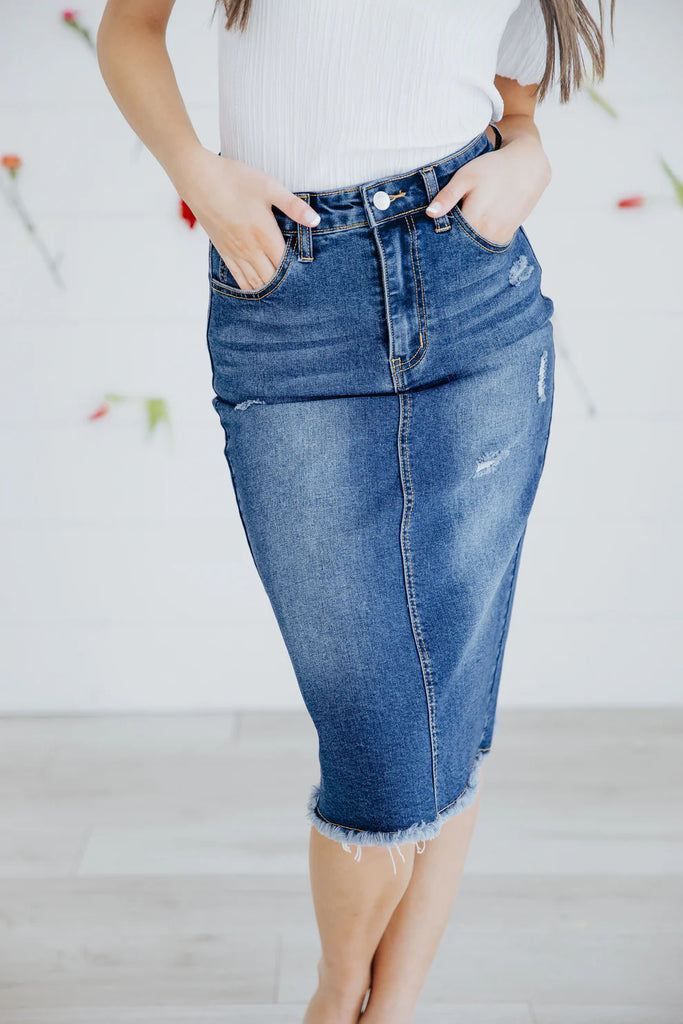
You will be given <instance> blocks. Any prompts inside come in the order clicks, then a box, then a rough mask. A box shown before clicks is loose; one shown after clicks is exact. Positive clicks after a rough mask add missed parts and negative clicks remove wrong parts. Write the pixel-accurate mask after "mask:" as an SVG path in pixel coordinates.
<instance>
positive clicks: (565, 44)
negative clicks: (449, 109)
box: [214, 0, 616, 103]
mask: <svg viewBox="0 0 683 1024" xmlns="http://www.w3.org/2000/svg"><path fill="white" fill-rule="evenodd" d="M615 2H616V0H610V34H611V37H612V40H614V5H615ZM220 3H222V4H223V6H224V7H225V13H226V18H227V20H226V24H225V27H226V29H228V30H229V29H231V28H233V27H237V28H238V29H240V30H241V31H244V29H245V28H246V27H247V21H248V18H249V11H250V9H251V4H252V0H216V5H215V6H218V4H220ZM539 3H540V5H541V10H542V11H543V17H544V18H545V28H546V34H547V39H548V59H547V61H546V65H545V71H544V74H543V78H542V79H541V81H540V83H539V88H538V93H537V99H538V101H539V102H540V101H541V100H543V99H544V97H545V96H546V94H547V92H548V90H549V88H550V86H551V85H552V84H553V81H554V80H555V75H556V70H557V69H556V65H557V63H559V80H560V101H561V102H562V103H566V102H567V100H568V99H569V98H570V96H571V94H572V91H573V90H574V89H577V88H579V87H580V86H581V84H582V83H583V81H584V79H585V78H586V68H585V64H584V55H583V53H582V51H581V42H583V43H584V44H585V47H586V49H587V51H588V55H589V57H590V60H591V63H592V71H593V79H597V80H598V81H600V80H601V79H602V78H603V77H604V74H605V42H604V39H603V21H604V18H603V8H602V0H598V5H599V9H600V24H599V25H598V24H597V22H596V21H595V19H594V18H593V17H592V16H591V14H590V13H589V11H588V9H587V8H586V5H585V4H584V3H582V0H539ZM214 11H215V7H214ZM555 44H557V56H558V57H559V61H558V60H557V59H556V45H555Z"/></svg>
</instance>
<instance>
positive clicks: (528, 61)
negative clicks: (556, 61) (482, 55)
mask: <svg viewBox="0 0 683 1024" xmlns="http://www.w3.org/2000/svg"><path fill="white" fill-rule="evenodd" d="M547 57H548V40H547V34H546V27H545V18H544V17H543V11H542V10H541V5H540V2H539V0H521V3H520V4H519V6H518V7H517V8H516V9H515V10H514V11H513V12H512V14H511V15H510V19H509V21H508V23H507V25H506V26H505V30H504V32H503V35H502V38H501V40H500V45H499V47H498V59H497V61H496V74H497V75H502V76H503V78H515V79H516V80H517V81H518V82H519V84H520V85H536V84H538V83H539V82H540V81H541V79H542V78H543V74H544V72H545V65H546V60H547Z"/></svg>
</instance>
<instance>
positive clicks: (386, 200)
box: [207, 131, 555, 862]
mask: <svg viewBox="0 0 683 1024" xmlns="http://www.w3.org/2000/svg"><path fill="white" fill-rule="evenodd" d="M493 149H494V144H493V143H492V142H491V140H490V139H489V137H488V135H487V134H486V132H485V131H484V132H483V133H482V134H481V135H479V136H477V137H476V138H475V139H473V140H472V141H471V142H470V143H469V144H468V145H466V146H464V147H462V148H461V149H458V150H457V151H456V152H453V153H451V154H450V155H448V156H446V157H445V158H444V159H442V160H439V161H437V162H435V163H433V164H430V165H428V166H422V167H416V168H415V169H413V170H411V171H407V172H405V173H403V174H399V175H393V176H391V177H387V178H382V179H378V180H375V181H365V182H360V183H359V184H357V185H355V186H354V187H347V188H340V189H336V190H332V191H325V192H299V193H297V194H298V195H301V196H302V197H303V198H304V199H305V200H306V201H307V202H308V203H310V205H311V206H312V207H313V208H314V209H315V210H316V211H317V212H318V213H319V214H320V218H321V219H320V222H319V223H318V225H317V227H315V228H307V227H304V226H302V225H299V224H297V223H296V222H295V221H293V220H291V219H290V218H289V217H287V216H286V215H285V214H283V213H282V212H281V211H280V210H279V209H277V208H273V213H274V215H275V217H276V219H277V221H278V223H279V225H280V227H281V229H282V232H283V234H284V237H285V239H286V249H285V251H284V254H283V256H282V259H281V261H280V264H279V266H278V267H277V269H276V271H275V274H274V276H273V277H272V278H271V280H270V281H269V282H268V283H267V284H265V285H264V286H263V287H260V288H258V289H255V290H251V291H246V290H242V289H240V288H239V286H238V285H237V283H236V281H235V279H234V277H233V276H232V275H231V273H230V271H229V270H228V268H227V266H226V264H225V263H224V261H223V259H222V258H221V256H220V254H219V253H218V251H217V250H216V248H215V246H214V245H213V244H212V243H210V246H209V285H210V289H209V293H210V299H209V308H208V319H207V341H208V348H209V355H210V359H211V369H212V373H213V392H214V394H215V397H214V398H213V406H214V408H215V409H216V412H217V413H218V416H219V418H220V422H221V425H222V427H223V431H224V436H225V455H226V459H227V462H228V466H229V469H230V475H231V480H232V485H233V487H234V491H235V497H236V501H237V505H238V509H239V513H240V516H241V521H242V524H243V527H244V531H245V535H246V539H247V542H248V544H249V548H250V550H251V554H252V557H253V562H254V565H255V570H256V572H257V573H258V576H259V577H260V581H261V584H262V586H263V587H264V589H265V591H266V593H267V595H268V598H269V600H270V603H271V605H272V608H273V611H274V613H275V617H276V620H277V624H278V627H279V630H280V632H281V634H282V638H283V640H284V643H285V645H286V648H287V651H288V654H289V656H290V658H291V662H292V666H293V669H294V672H295V674H296V679H297V681H298V686H299V688H300V691H301V696H302V698H303V702H304V704H305V706H306V709H307V711H308V713H309V714H310V716H311V718H312V720H313V723H314V725H315V728H316V730H317V735H318V755H319V763H320V773H319V778H318V779H316V780H312V784H311V790H310V795H309V797H308V800H307V803H306V806H305V807H302V819H303V820H307V821H308V822H310V824H311V825H313V826H314V827H315V828H316V829H317V830H318V832H320V833H322V834H323V835H325V836H328V837H329V838H330V839H333V840H336V841H338V842H340V843H341V844H342V845H343V848H344V849H345V850H346V851H348V852H352V851H351V846H353V845H355V846H356V858H355V859H356V860H359V859H360V854H361V848H362V847H363V846H366V845H371V846H386V847H388V848H389V853H390V854H391V847H392V846H397V847H398V845H399V844H401V843H413V842H414V843H415V844H416V845H417V849H418V851H419V852H422V850H424V842H423V841H424V840H427V839H430V838H433V837H435V836H437V835H438V834H439V832H440V829H441V826H442V824H443V822H444V821H446V820H447V819H449V818H450V817H452V816H453V815H455V814H458V813H459V812H461V811H462V810H464V809H465V808H466V807H467V806H469V805H470V804H471V803H472V801H473V800H474V798H475V796H476V792H477V788H478V781H479V767H480V764H481V761H482V759H483V758H484V757H485V756H486V755H487V754H488V752H489V751H490V750H491V745H492V736H493V732H494V727H495V722H496V702H497V699H498V691H499V683H500V678H501V669H502V664H503V653H504V649H505V645H506V639H507V634H508V627H509V623H510V613H511V608H512V603H513V595H514V592H515V585H516V580H517V573H518V569H519V564H520V553H521V550H522V544H523V540H524V536H525V530H526V526H527V520H528V516H529V513H530V510H531V507H532V503H533V502H534V499H535V495H536V492H537V487H538V484H539V480H540V477H541V473H542V470H543V465H544V462H545V456H546V447H547V443H548V437H549V431H550V421H551V412H552V404H553V391H554V370H555V349H554V344H553V329H552V323H551V320H550V318H551V316H552V313H553V302H552V300H551V299H550V298H548V297H547V296H546V295H544V294H543V292H542V290H541V267H540V266H539V262H538V259H537V257H536V255H535V253H534V251H533V249H532V246H531V244H530V242H529V238H528V236H527V233H526V231H525V230H524V228H523V227H520V228H518V229H517V231H516V232H515V234H514V235H513V237H512V239H510V240H509V241H508V242H505V243H503V244H500V243H498V242H494V241H491V240H490V239H488V238H486V237H484V236H483V235H482V234H481V233H480V232H479V231H477V229H476V228H475V227H473V226H472V224H470V223H469V222H468V220H467V219H466V218H465V217H463V215H462V213H461V212H460V210H459V207H458V206H456V207H454V208H453V209H452V210H451V211H449V212H448V213H447V214H445V215H443V216H441V217H439V219H438V220H434V219H432V218H430V217H428V216H427V214H426V213H425V208H426V207H427V206H428V204H429V202H430V200H431V199H432V197H433V196H434V195H435V194H436V192H437V191H438V190H439V189H441V188H442V187H443V186H444V185H445V184H446V183H447V181H448V180H449V178H450V177H451V176H452V175H453V174H454V173H455V172H456V171H457V170H458V168H459V167H462V166H463V165H464V164H465V163H467V162H468V161H469V160H473V159H475V158H476V157H478V156H480V155H481V154H483V153H486V152H489V151H490V150H493ZM399 852H400V848H399ZM401 856H402V854H401ZM392 862H393V856H392Z"/></svg>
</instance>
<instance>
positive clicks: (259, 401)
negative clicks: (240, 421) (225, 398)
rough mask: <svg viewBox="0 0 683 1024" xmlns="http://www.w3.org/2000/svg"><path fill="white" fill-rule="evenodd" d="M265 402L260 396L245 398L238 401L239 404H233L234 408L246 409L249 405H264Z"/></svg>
mask: <svg viewBox="0 0 683 1024" xmlns="http://www.w3.org/2000/svg"><path fill="white" fill-rule="evenodd" d="M265 404H266V403H265V402H264V400H263V399H262V398H247V399H246V401H244V402H240V403H239V405H236V406H235V409H248V408H249V406H250V405H265Z"/></svg>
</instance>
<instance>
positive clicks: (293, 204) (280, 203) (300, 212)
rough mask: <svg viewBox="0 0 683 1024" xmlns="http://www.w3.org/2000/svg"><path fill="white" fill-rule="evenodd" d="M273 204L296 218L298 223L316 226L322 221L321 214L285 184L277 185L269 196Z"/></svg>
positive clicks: (293, 218)
mask: <svg viewBox="0 0 683 1024" xmlns="http://www.w3.org/2000/svg"><path fill="white" fill-rule="evenodd" d="M269 198H270V200H271V202H272V204H273V206H277V208H278V209H279V210H282V212H283V213H286V214H287V216H288V217H291V218H292V220H295V221H296V222H297V224H309V225H310V226H311V227H313V228H314V227H315V226H316V225H317V224H319V223H320V214H319V213H318V212H317V211H316V210H314V209H313V207H312V206H310V205H309V203H307V202H305V200H303V199H302V198H301V196H297V195H295V194H294V192H290V191H289V189H286V188H285V187H284V186H283V185H279V184H278V185H277V186H276V187H275V188H274V189H273V191H272V194H271V195H270V196H269Z"/></svg>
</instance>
